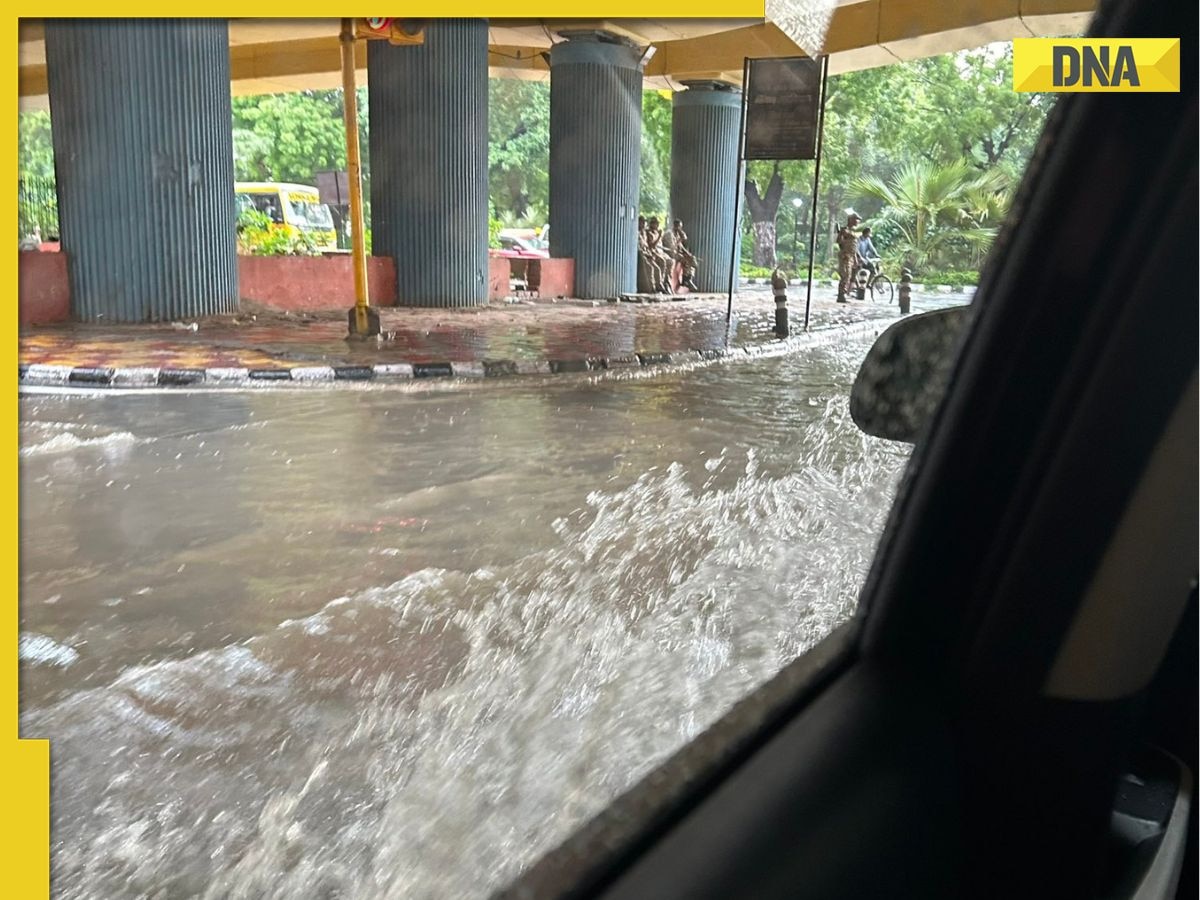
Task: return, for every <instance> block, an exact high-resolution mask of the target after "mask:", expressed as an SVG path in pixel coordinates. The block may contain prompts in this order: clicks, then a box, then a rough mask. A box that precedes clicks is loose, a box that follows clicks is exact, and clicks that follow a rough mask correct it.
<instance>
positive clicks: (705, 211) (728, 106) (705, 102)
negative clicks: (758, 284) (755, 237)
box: [671, 82, 742, 291]
mask: <svg viewBox="0 0 1200 900" xmlns="http://www.w3.org/2000/svg"><path fill="white" fill-rule="evenodd" d="M741 103H742V94H741V91H739V90H737V89H735V88H732V87H730V86H729V85H724V84H717V83H714V82H705V83H697V84H692V85H690V86H689V87H688V89H687V90H686V91H679V92H677V93H676V94H675V97H674V101H673V103H672V114H671V215H672V216H674V217H675V218H676V219H682V220H683V230H684V231H686V232H687V236H688V243H689V245H690V249H691V251H692V253H694V254H695V255H696V256H697V257H698V258H699V260H700V262H699V264H698V265H697V267H696V285H697V286H698V287H699V288H700V290H702V291H725V290H727V289H728V287H729V244H730V241H732V240H733V234H734V231H735V227H734V221H733V215H734V210H733V206H734V199H735V197H734V182H735V180H736V178H737V157H738V122H739V121H740V117H741ZM737 231H738V243H739V244H740V243H741V231H740V229H737ZM740 249H741V248H740V247H739V250H740ZM739 258H740V257H739Z"/></svg>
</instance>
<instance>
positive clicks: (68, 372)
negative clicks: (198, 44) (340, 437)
mask: <svg viewBox="0 0 1200 900" xmlns="http://www.w3.org/2000/svg"><path fill="white" fill-rule="evenodd" d="M895 321H897V318H895V317H887V318H879V319H872V320H868V321H865V322H854V323H851V324H848V325H834V326H829V327H825V328H820V329H817V330H815V331H809V332H807V333H804V332H801V333H798V334H796V335H794V336H793V337H790V338H787V339H785V340H781V341H768V342H764V343H761V344H747V345H744V346H740V347H730V348H724V347H720V348H709V349H702V350H673V351H670V352H658V353H624V354H619V355H616V356H590V357H583V358H577V359H492V360H483V361H480V362H426V363H386V364H380V365H373V366H363V365H360V366H354V365H338V366H314V365H302V366H292V367H290V368H282V367H281V368H261V369H258V368H256V369H250V368H211V369H174V368H145V367H134V368H111V367H96V366H61V365H44V364H40V363H34V364H30V365H20V366H18V374H19V378H20V384H21V385H23V386H24V385H29V386H38V387H74V388H100V387H111V388H151V387H239V388H243V387H270V386H273V385H281V384H284V383H286V384H288V385H300V386H303V385H313V386H316V385H329V384H332V383H335V382H343V383H356V382H357V383H361V382H376V383H389V382H391V383H396V382H408V381H415V380H422V379H438V378H458V379H467V378H501V377H509V376H514V375H558V374H568V373H585V372H595V373H601V372H609V371H622V370H626V371H627V370H632V369H646V368H655V367H663V366H691V365H703V364H705V363H710V362H715V361H717V360H736V359H759V358H767V357H772V356H783V355H786V354H788V353H792V352H795V351H796V350H800V349H804V348H808V347H820V346H826V345H828V344H832V343H836V342H838V341H839V340H842V339H845V338H858V337H867V336H873V335H878V334H881V333H882V332H883V331H884V329H886V328H887V327H888V326H889V325H891V324H892V323H893V322H895Z"/></svg>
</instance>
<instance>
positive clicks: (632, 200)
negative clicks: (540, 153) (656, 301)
mask: <svg viewBox="0 0 1200 900" xmlns="http://www.w3.org/2000/svg"><path fill="white" fill-rule="evenodd" d="M640 60H641V55H640V54H639V53H638V51H637V50H635V49H634V48H632V47H629V46H627V45H625V44H617V43H609V42H607V41H603V40H598V39H597V37H596V36H594V35H590V36H580V37H574V38H572V39H571V40H568V41H563V42H561V43H558V44H555V45H554V48H553V49H552V50H551V51H550V255H551V256H562V257H571V258H573V259H574V260H575V293H576V295H578V296H579V297H583V298H586V299H608V298H611V297H616V296H617V295H619V294H622V293H631V292H633V291H635V290H636V289H637V215H638V213H637V205H638V178H639V175H640V166H641V153H642V149H641V140H642V69H641V61H640Z"/></svg>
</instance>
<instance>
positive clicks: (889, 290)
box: [871, 275, 896, 303]
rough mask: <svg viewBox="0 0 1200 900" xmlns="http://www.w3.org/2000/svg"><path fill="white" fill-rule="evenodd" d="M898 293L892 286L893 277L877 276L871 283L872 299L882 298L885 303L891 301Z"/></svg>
mask: <svg viewBox="0 0 1200 900" xmlns="http://www.w3.org/2000/svg"><path fill="white" fill-rule="evenodd" d="M895 295H896V289H895V288H893V287H892V279H890V278H888V277H887V276H886V275H877V276H875V281H874V282H873V283H872V284H871V300H872V301H879V300H882V301H883V302H884V303H891V302H892V298H893V297H894V296H895Z"/></svg>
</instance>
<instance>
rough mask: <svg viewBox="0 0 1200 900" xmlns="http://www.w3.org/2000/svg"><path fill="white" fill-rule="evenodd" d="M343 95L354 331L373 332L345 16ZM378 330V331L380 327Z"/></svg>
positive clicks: (349, 28)
mask: <svg viewBox="0 0 1200 900" xmlns="http://www.w3.org/2000/svg"><path fill="white" fill-rule="evenodd" d="M341 44H342V94H343V103H342V106H343V109H344V110H345V116H346V169H347V175H348V176H349V181H350V243H351V247H352V248H353V250H352V252H353V254H354V317H353V319H352V320H351V322H352V324H351V327H350V332H351V334H358V335H363V336H365V335H367V334H369V333H370V332H371V328H370V324H369V322H370V316H369V314H368V309H369V307H370V305H371V301H370V298H369V296H368V293H367V244H366V239H365V237H364V235H363V201H362V164H361V161H360V160H361V158H360V156H359V148H358V93H357V91H356V89H355V84H354V20H353V19H342V34H341ZM376 333H378V330H376Z"/></svg>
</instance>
